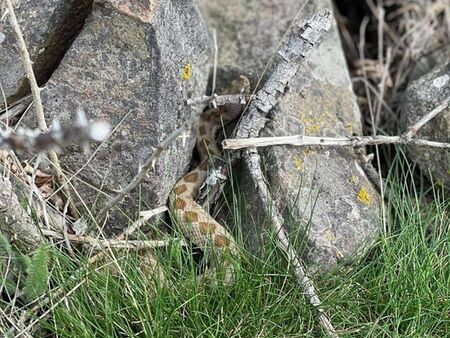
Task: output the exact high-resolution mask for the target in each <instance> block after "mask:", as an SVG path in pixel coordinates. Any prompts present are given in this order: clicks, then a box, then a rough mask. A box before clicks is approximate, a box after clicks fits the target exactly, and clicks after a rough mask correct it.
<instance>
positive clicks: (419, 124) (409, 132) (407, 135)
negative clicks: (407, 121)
mask: <svg viewBox="0 0 450 338" xmlns="http://www.w3.org/2000/svg"><path fill="white" fill-rule="evenodd" d="M449 103H450V96H449V97H447V98H446V99H445V100H444V102H442V103H441V104H440V105H439V106H437V107H436V108H434V109H433V110H432V111H430V112H429V113H428V114H426V115H424V116H423V117H422V118H421V119H420V120H419V121H418V122H417V123H416V124H414V125H412V126H410V127H408V128H406V131H405V132H404V133H403V137H405V138H412V137H414V136H415V135H416V134H417V132H418V131H419V129H420V128H422V127H423V126H424V125H425V124H427V123H428V122H429V121H430V120H431V119H433V118H434V117H435V116H436V115H438V114H439V113H441V112H442V111H443V110H444V109H446V108H447V107H448V105H449Z"/></svg>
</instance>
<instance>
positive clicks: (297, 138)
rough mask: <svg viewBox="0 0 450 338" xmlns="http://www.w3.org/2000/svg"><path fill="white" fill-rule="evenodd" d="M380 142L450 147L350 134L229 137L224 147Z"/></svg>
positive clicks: (398, 137) (357, 146) (403, 139)
mask: <svg viewBox="0 0 450 338" xmlns="http://www.w3.org/2000/svg"><path fill="white" fill-rule="evenodd" d="M379 144H409V145H416V146H424V147H436V148H444V149H450V143H443V142H435V141H429V140H422V139H412V138H406V137H404V136H348V137H345V136H344V137H320V136H304V135H292V136H274V137H255V138H248V139H228V140H225V141H224V143H223V148H224V149H234V150H235V149H242V148H248V147H267V146H277V145H292V146H341V147H342V146H350V147H354V148H360V147H364V146H368V145H379Z"/></svg>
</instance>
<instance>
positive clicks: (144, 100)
mask: <svg viewBox="0 0 450 338" xmlns="http://www.w3.org/2000/svg"><path fill="white" fill-rule="evenodd" d="M212 55H213V49H212V41H211V38H210V35H209V33H208V31H207V29H206V26H205V25H204V23H203V20H202V17H201V15H200V13H199V11H198V9H197V7H196V5H195V3H194V1H192V0H189V1H186V0H183V1H181V0H159V1H150V2H148V1H145V2H136V1H132V0H127V1H125V0H120V1H119V0H98V1H94V4H93V8H92V12H91V14H90V16H89V17H88V18H87V19H86V22H85V25H84V27H83V29H82V31H81V32H80V34H79V35H78V36H77V38H76V39H75V40H74V42H73V44H72V45H71V47H70V48H69V50H68V51H67V53H66V55H65V56H64V58H63V60H62V61H61V64H60V66H59V67H58V69H57V70H56V71H55V72H54V74H53V75H52V77H51V78H50V80H49V81H48V83H47V84H46V87H45V90H44V91H43V93H42V94H43V100H44V104H45V110H46V119H47V121H52V120H54V119H55V118H58V120H59V121H60V123H61V124H70V123H71V121H73V119H74V118H75V114H76V111H77V110H78V109H81V110H83V111H84V112H85V114H86V115H87V117H88V118H89V119H104V120H106V121H108V122H110V123H111V124H112V125H113V127H114V131H113V134H112V135H111V137H110V138H109V139H108V140H107V141H106V142H105V143H104V144H102V145H101V146H99V145H98V144H90V145H89V150H90V151H89V152H88V153H85V152H83V151H82V149H80V147H79V146H73V147H71V148H67V149H65V150H64V153H62V154H61V155H60V159H61V162H62V166H63V169H64V170H66V175H67V177H69V178H70V179H71V183H72V185H73V188H74V189H75V190H76V191H77V193H76V194H74V195H76V196H78V201H77V205H78V206H79V207H80V208H83V211H82V212H86V209H88V210H89V212H91V213H92V215H94V216H95V213H96V211H98V210H99V209H100V208H101V207H102V205H104V202H105V200H106V199H107V198H108V196H112V195H114V194H115V193H116V192H117V191H118V190H120V189H121V188H123V187H124V186H125V185H126V184H127V183H129V182H130V181H131V179H132V178H133V177H134V176H135V175H136V174H137V172H138V170H139V168H140V165H142V164H143V163H144V161H145V160H146V159H147V158H148V157H149V156H150V155H151V154H152V152H153V150H154V148H155V147H156V146H158V145H159V144H160V143H161V142H162V141H163V140H164V139H165V138H166V137H167V136H168V135H170V134H171V133H172V132H173V131H174V130H175V129H177V128H178V127H180V126H181V125H182V124H183V123H184V122H185V121H186V120H187V119H190V118H192V116H193V115H194V116H195V114H199V113H200V112H199V111H198V110H199V109H200V108H197V107H195V108H192V107H189V106H187V105H186V103H185V101H186V100H187V99H188V98H189V97H191V96H200V95H203V94H204V93H205V89H206V85H207V81H208V75H209V69H210V65H211V61H212ZM25 121H26V124H27V125H29V126H32V127H35V126H36V122H35V118H34V115H33V114H32V113H30V114H28V116H27V118H26V119H25ZM194 135H195V133H191V134H190V135H189V136H188V137H187V138H184V139H183V140H182V139H181V138H180V139H179V140H176V141H175V142H173V143H172V145H171V146H170V147H169V148H168V149H166V150H165V151H164V152H163V153H162V155H161V157H160V158H159V159H158V161H157V165H156V167H155V170H154V171H153V172H152V173H151V174H150V175H149V176H148V177H147V178H146V179H145V180H144V181H143V183H142V185H141V187H140V189H136V191H134V192H133V194H132V195H131V196H129V198H128V199H127V200H126V201H125V202H123V203H122V204H121V208H120V213H117V212H116V213H114V214H112V215H111V218H110V224H111V225H112V226H114V227H115V228H119V229H123V228H124V227H126V226H127V223H126V222H127V220H133V219H135V217H136V213H137V211H139V210H140V209H143V208H153V207H158V206H161V205H164V204H165V203H166V199H167V196H168V194H169V192H170V190H171V189H172V187H173V186H174V184H175V182H176V181H177V180H178V178H179V177H180V176H181V175H182V174H183V172H184V170H185V169H186V167H187V166H188V164H189V161H190V157H191V154H192V147H193V146H194Z"/></svg>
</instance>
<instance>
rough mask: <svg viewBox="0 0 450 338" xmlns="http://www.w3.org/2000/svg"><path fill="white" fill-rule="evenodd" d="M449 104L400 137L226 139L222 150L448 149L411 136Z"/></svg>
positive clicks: (433, 112) (434, 110)
mask: <svg viewBox="0 0 450 338" xmlns="http://www.w3.org/2000/svg"><path fill="white" fill-rule="evenodd" d="M449 102H450V97H449V98H447V99H445V100H444V102H443V103H442V104H440V105H439V106H437V107H436V108H434V109H433V110H432V111H430V112H429V113H428V114H426V115H425V116H424V117H422V118H421V119H420V120H419V121H418V122H417V123H416V124H414V125H412V126H410V127H408V128H407V129H406V131H405V132H404V133H403V134H402V135H400V136H382V135H377V136H347V137H345V136H344V137H320V136H304V135H292V136H276V137H256V138H247V139H228V140H224V141H223V148H224V149H241V148H247V147H267V146H274V145H294V146H351V147H354V148H361V147H364V146H367V145H379V144H408V145H415V146H426V147H436V148H444V149H450V143H443V142H436V141H429V140H423V139H415V138H413V136H415V135H416V134H417V132H418V131H419V130H420V128H422V127H423V126H424V125H425V124H426V123H428V122H429V121H430V120H431V119H432V118H434V117H435V116H436V115H438V114H439V113H441V112H442V111H444V110H445V109H446V108H447V107H448V105H449Z"/></svg>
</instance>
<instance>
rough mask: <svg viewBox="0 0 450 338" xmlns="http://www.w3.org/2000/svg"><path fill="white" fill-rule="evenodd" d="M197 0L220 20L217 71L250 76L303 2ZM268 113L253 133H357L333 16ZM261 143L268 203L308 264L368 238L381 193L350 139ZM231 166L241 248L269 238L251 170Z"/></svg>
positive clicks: (342, 253) (319, 264)
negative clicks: (241, 201) (337, 143)
mask: <svg viewBox="0 0 450 338" xmlns="http://www.w3.org/2000/svg"><path fill="white" fill-rule="evenodd" d="M199 3H200V6H201V7H202V8H203V9H204V11H205V13H206V17H207V18H208V19H209V21H210V23H211V25H212V26H215V27H217V28H218V44H219V55H220V57H219V60H218V65H219V70H221V72H219V75H221V74H223V73H227V72H229V71H231V72H234V73H242V74H244V75H247V76H249V77H250V78H252V79H253V80H255V78H259V77H260V76H262V75H263V72H264V69H265V65H266V64H267V62H268V61H269V60H270V58H271V55H272V53H273V52H274V51H276V50H277V45H278V44H279V42H280V39H281V38H282V35H283V34H284V32H285V31H286V29H288V26H289V23H290V21H291V20H292V19H293V17H294V16H295V14H296V13H297V12H298V10H299V9H300V7H301V6H302V4H301V3H299V2H298V1H294V0H276V1H275V0H265V1H257V0H250V1H249V0H234V1H230V2H226V3H223V2H219V1H206V0H200V1H199ZM322 7H327V8H330V9H331V8H332V3H331V1H328V0H322V1H316V2H315V4H310V5H309V6H306V7H305V9H304V10H303V11H302V13H301V16H302V17H306V16H309V15H310V14H311V13H313V11H315V10H317V9H318V8H322ZM218 81H219V85H220V84H222V83H226V82H227V81H228V80H227V79H226V76H222V77H221V78H219V79H218ZM269 118H270V121H269V123H267V125H266V126H265V128H264V129H263V131H262V132H261V133H260V136H285V135H294V134H301V135H309V136H319V135H320V136H342V135H351V134H352V133H355V132H356V133H358V134H361V114H360V111H359V109H358V106H357V103H356V99H355V96H354V94H353V91H352V86H351V81H350V78H349V74H348V70H347V66H346V63H345V58H344V55H343V51H342V48H341V45H340V41H339V35H338V31H337V27H336V24H334V25H333V28H332V29H331V31H330V32H329V33H328V35H327V37H326V39H325V40H324V41H323V42H322V44H321V45H320V46H319V47H318V48H316V49H315V50H314V51H313V52H312V54H311V55H310V56H309V57H308V58H307V59H306V60H305V61H304V62H303V65H302V66H301V68H300V71H299V73H298V75H297V77H296V78H295V80H294V81H293V82H292V83H291V84H290V89H289V91H288V92H287V93H286V95H285V96H284V97H283V98H282V99H281V100H280V104H279V105H278V106H277V108H276V109H275V111H274V112H272V114H271V115H270V116H269ZM259 152H260V154H261V158H262V165H263V168H264V171H265V175H266V179H267V182H268V184H269V187H270V189H271V191H272V195H273V198H274V203H275V206H276V207H277V208H278V210H280V211H281V212H282V215H283V216H284V219H285V221H286V223H285V226H286V229H287V230H288V232H289V233H290V238H291V241H292V243H294V245H295V246H296V248H297V250H298V251H299V252H301V253H302V254H303V256H304V258H305V259H306V260H307V261H308V263H309V266H310V268H311V270H312V271H316V272H320V273H322V272H325V271H328V270H329V269H331V268H332V267H333V266H335V264H336V263H337V262H339V261H341V260H343V259H348V258H349V257H352V255H354V254H355V253H357V252H361V251H363V248H364V247H365V245H370V243H371V242H372V241H373V239H374V238H375V234H376V232H377V229H378V225H379V212H380V200H379V196H378V194H377V192H376V191H375V190H374V188H373V187H372V185H371V184H370V183H369V180H368V179H367V177H366V175H365V174H364V172H363V170H362V169H361V166H360V165H359V164H358V161H357V160H356V156H355V154H354V151H353V149H351V148H342V147H326V148H325V147H324V148H319V147H302V148H300V147H293V146H278V147H267V148H264V149H261V148H260V149H259ZM237 172H239V177H238V179H239V186H240V190H241V191H244V192H245V197H246V202H245V204H246V207H247V213H246V214H247V215H249V218H251V220H250V221H249V220H247V221H243V222H242V227H243V229H242V233H243V236H244V238H246V239H247V246H248V248H249V249H251V250H253V251H255V252H257V251H259V250H261V248H262V247H263V246H264V245H263V244H262V243H264V241H265V240H267V237H266V236H265V235H264V234H267V227H266V226H265V224H267V222H266V221H265V220H266V219H265V215H264V213H263V212H262V210H263V209H264V208H263V206H261V203H260V201H258V200H257V198H256V196H257V194H256V193H254V187H252V186H250V185H249V184H248V183H247V182H248V181H249V180H248V179H247V175H248V173H245V171H242V170H239V169H238V171H237ZM255 224H256V225H257V226H256V227H255V226H254V225H255ZM304 249H305V250H304Z"/></svg>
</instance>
